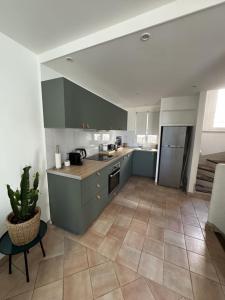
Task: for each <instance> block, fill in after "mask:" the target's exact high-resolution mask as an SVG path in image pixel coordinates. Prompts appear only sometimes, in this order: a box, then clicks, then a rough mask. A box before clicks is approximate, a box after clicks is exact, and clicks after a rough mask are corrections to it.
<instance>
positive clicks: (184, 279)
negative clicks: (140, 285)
mask: <svg viewBox="0 0 225 300" xmlns="http://www.w3.org/2000/svg"><path fill="white" fill-rule="evenodd" d="M163 283H164V285H165V286H166V287H167V288H168V289H171V290H173V291H174V292H176V293H178V294H180V295H183V296H184V297H187V298H189V299H193V293H192V285H191V279H190V272H189V271H188V270H185V269H183V268H180V267H178V266H175V265H173V264H170V263H167V262H164V278H163Z"/></svg>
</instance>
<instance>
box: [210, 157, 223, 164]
mask: <svg viewBox="0 0 225 300" xmlns="http://www.w3.org/2000/svg"><path fill="white" fill-rule="evenodd" d="M207 161H209V162H210V163H213V164H224V163H225V160H224V159H213V158H207Z"/></svg>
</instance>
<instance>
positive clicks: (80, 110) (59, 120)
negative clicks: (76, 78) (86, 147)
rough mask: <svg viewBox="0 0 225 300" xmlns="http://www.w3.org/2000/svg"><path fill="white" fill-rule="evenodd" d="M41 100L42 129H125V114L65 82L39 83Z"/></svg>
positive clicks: (54, 80)
mask: <svg viewBox="0 0 225 300" xmlns="http://www.w3.org/2000/svg"><path fill="white" fill-rule="evenodd" d="M42 99H43V111H44V125H45V128H85V129H89V128H90V129H105V130H110V129H114V130H126V129H127V111H126V110H124V109H122V108H120V107H118V106H116V105H114V104H112V103H110V102H108V101H106V100H104V99H102V98H101V97H99V96H97V95H95V94H93V93H91V92H89V91H88V90H86V89H84V88H82V87H80V86H78V85H77V84H75V83H73V82H71V81H69V80H67V79H65V78H56V79H51V80H47V81H43V82H42Z"/></svg>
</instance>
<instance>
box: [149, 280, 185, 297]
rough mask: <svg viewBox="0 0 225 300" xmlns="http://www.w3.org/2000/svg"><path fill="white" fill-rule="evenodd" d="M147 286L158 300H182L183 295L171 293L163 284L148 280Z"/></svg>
mask: <svg viewBox="0 0 225 300" xmlns="http://www.w3.org/2000/svg"><path fill="white" fill-rule="evenodd" d="M147 284H148V286H149V287H150V290H151V292H152V294H153V296H154V297H155V299H156V300H181V295H179V294H177V293H175V292H173V291H171V290H170V289H168V288H166V287H165V286H163V285H161V284H158V283H156V282H154V281H152V280H148V281H147ZM184 300H185V299H184Z"/></svg>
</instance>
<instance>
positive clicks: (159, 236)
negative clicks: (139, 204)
mask: <svg viewBox="0 0 225 300" xmlns="http://www.w3.org/2000/svg"><path fill="white" fill-rule="evenodd" d="M147 235H148V236H149V237H150V238H151V239H153V240H157V241H161V242H163V241H164V229H163V228H160V227H158V226H156V225H154V224H152V223H151V222H149V224H148V229H147Z"/></svg>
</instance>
